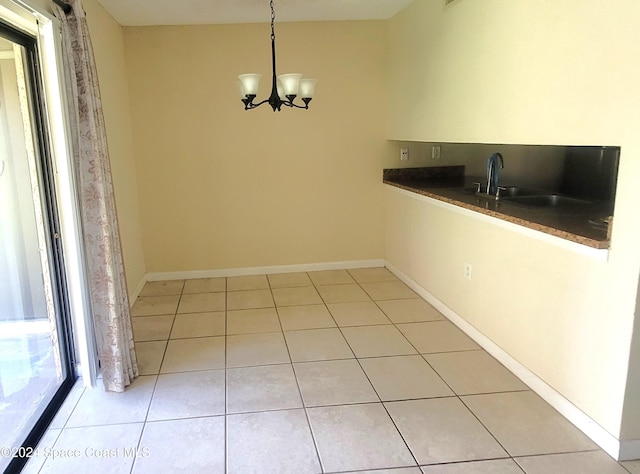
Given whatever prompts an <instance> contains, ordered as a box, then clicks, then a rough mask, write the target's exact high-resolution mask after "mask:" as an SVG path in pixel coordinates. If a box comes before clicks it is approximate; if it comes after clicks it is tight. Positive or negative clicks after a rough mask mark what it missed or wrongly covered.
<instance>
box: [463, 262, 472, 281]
mask: <svg viewBox="0 0 640 474" xmlns="http://www.w3.org/2000/svg"><path fill="white" fill-rule="evenodd" d="M472 271H473V266H472V265H471V264H470V263H467V262H464V277H465V278H466V279H467V280H471V273H472Z"/></svg>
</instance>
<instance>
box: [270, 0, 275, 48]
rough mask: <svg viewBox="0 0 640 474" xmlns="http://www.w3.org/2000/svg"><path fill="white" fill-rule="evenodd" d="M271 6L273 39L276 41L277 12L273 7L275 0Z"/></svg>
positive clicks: (271, 2)
mask: <svg viewBox="0 0 640 474" xmlns="http://www.w3.org/2000/svg"><path fill="white" fill-rule="evenodd" d="M269 5H270V6H271V39H272V40H274V39H276V28H275V22H276V10H275V8H274V6H273V0H271V1H270V2H269Z"/></svg>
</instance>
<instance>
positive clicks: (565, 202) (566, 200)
mask: <svg viewBox="0 0 640 474" xmlns="http://www.w3.org/2000/svg"><path fill="white" fill-rule="evenodd" d="M504 200H505V201H507V202H510V203H512V204H518V205H521V206H526V207H547V206H585V205H589V204H592V203H591V202H590V201H585V200H583V199H576V198H571V197H567V196H561V195H559V194H541V195H535V196H533V195H530V196H524V195H521V196H511V197H507V196H505V197H504Z"/></svg>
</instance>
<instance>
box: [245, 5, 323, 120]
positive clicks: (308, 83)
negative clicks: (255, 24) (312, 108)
mask: <svg viewBox="0 0 640 474" xmlns="http://www.w3.org/2000/svg"><path fill="white" fill-rule="evenodd" d="M269 4H270V6H271V64H272V67H273V75H272V80H271V95H270V96H269V98H268V99H265V100H263V101H261V102H258V103H254V102H253V101H254V99H255V98H256V95H257V94H258V86H259V85H260V78H261V77H262V74H241V75H240V76H238V89H239V90H240V100H242V103H243V104H244V110H251V109H255V108H256V107H260V106H261V105H262V104H264V103H268V104H269V105H270V106H271V108H272V109H273V111H274V112H275V111H276V110H278V111H279V110H280V108H281V107H282V106H283V105H286V106H287V107H296V108H298V109H308V108H309V102H311V99H312V98H313V91H314V89H315V86H316V82H317V81H316V80H315V79H302V74H281V75H280V76H276V33H275V26H274V25H275V21H276V12H275V9H274V6H273V0H270V2H269ZM298 95H299V96H300V98H301V99H302V102H303V103H304V105H299V104H295V103H294V102H293V101H294V100H295V98H296V97H298Z"/></svg>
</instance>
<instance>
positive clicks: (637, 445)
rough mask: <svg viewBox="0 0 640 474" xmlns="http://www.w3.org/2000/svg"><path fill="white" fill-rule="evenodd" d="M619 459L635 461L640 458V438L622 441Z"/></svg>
mask: <svg viewBox="0 0 640 474" xmlns="http://www.w3.org/2000/svg"><path fill="white" fill-rule="evenodd" d="M618 452H619V454H618V461H633V460H635V459H640V439H634V440H631V441H620V449H619V450H618Z"/></svg>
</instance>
